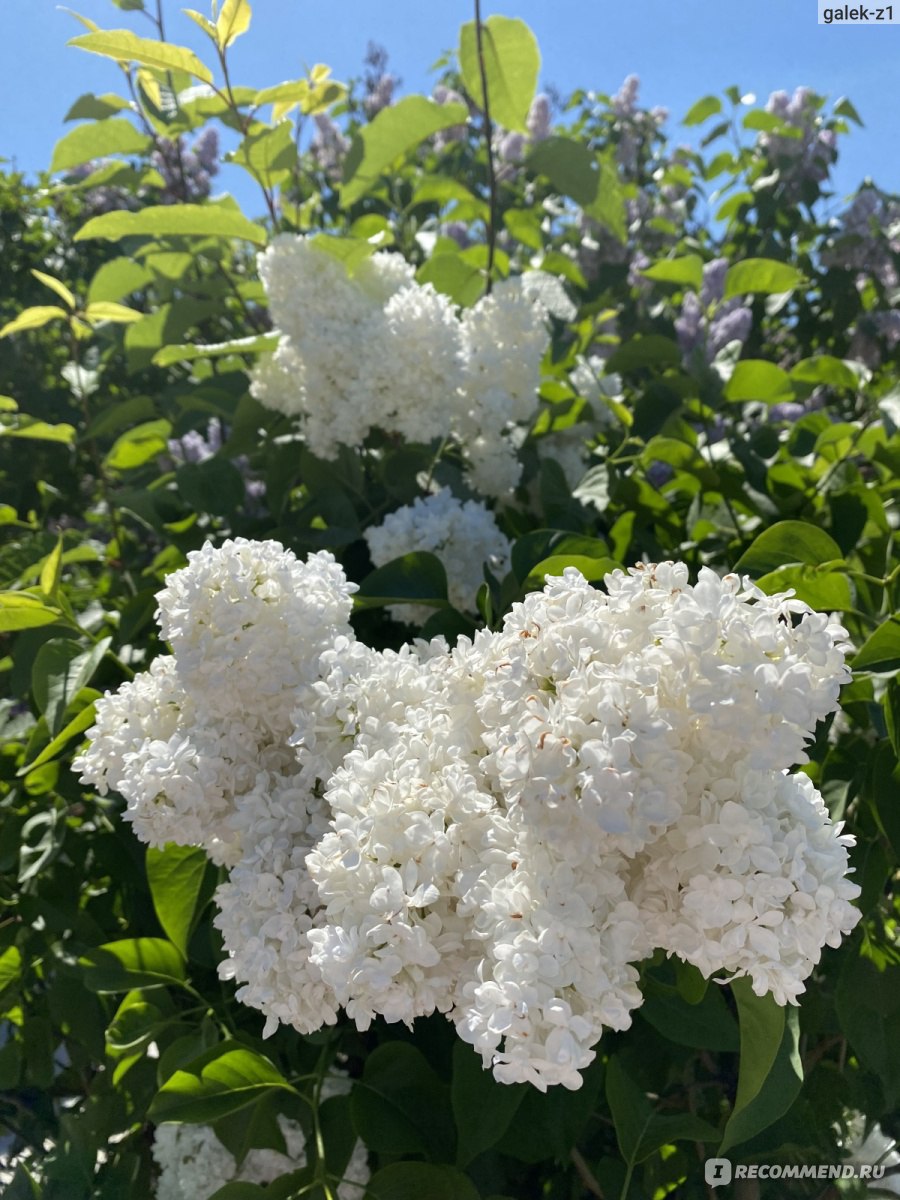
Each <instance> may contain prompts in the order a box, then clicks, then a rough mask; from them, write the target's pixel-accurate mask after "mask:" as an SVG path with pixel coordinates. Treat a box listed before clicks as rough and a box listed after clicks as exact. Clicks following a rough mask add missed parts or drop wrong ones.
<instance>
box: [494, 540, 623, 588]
mask: <svg viewBox="0 0 900 1200" xmlns="http://www.w3.org/2000/svg"><path fill="white" fill-rule="evenodd" d="M565 554H572V555H579V556H581V557H583V558H591V559H604V558H606V557H607V556H608V554H609V547H608V546H607V544H606V542H604V541H602V539H600V538H593V537H587V536H585V535H584V534H582V533H567V532H566V531H565V530H562V529H535V530H534V531H533V532H531V533H526V534H525V535H524V536H523V537H520V538H517V539H516V541H515V543H514V544H513V548H512V570H513V574H514V575H515V577H516V579H518V580H519V582H520V583H524V582H525V580H526V579H527V578H528V576H529V575H533V574H534V573H535V568H536V567H537V564H538V563H540V562H542V561H544V560H545V559H548V558H551V557H559V556H560V555H565Z"/></svg>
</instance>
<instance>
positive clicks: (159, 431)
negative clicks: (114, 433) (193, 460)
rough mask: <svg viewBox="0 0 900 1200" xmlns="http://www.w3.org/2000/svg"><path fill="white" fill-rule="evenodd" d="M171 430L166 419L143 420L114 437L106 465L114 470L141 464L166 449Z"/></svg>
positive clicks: (123, 469) (125, 469)
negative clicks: (141, 422) (119, 435)
mask: <svg viewBox="0 0 900 1200" xmlns="http://www.w3.org/2000/svg"><path fill="white" fill-rule="evenodd" d="M171 432H172V426H171V424H170V423H169V422H168V421H163V420H159V421H144V423H143V424H141V425H138V426H136V427H135V428H134V429H129V431H128V432H127V433H123V434H122V436H121V437H120V438H117V439H116V441H115V444H114V445H113V448H112V449H111V450H110V452H109V454H108V455H107V456H106V465H107V466H108V467H111V468H112V469H113V470H115V471H127V470H130V469H131V468H133V467H141V466H143V465H144V463H145V462H148V461H149V460H150V459H151V458H154V457H155V456H156V455H157V454H162V453H163V451H164V450H166V449H167V447H168V438H169V434H170V433H171Z"/></svg>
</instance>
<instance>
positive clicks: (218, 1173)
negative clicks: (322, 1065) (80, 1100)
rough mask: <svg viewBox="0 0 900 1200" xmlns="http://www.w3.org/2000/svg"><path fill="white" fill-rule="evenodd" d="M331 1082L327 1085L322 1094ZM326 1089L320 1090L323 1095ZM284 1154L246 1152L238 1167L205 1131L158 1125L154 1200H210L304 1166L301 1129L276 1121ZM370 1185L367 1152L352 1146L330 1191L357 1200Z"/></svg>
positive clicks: (359, 1145)
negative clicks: (229, 1188) (231, 1186)
mask: <svg viewBox="0 0 900 1200" xmlns="http://www.w3.org/2000/svg"><path fill="white" fill-rule="evenodd" d="M329 1082H330V1081H327V1080H326V1088H327V1086H328V1083H329ZM324 1091H325V1089H323V1092H324ZM278 1128H279V1130H280V1131H281V1135H282V1137H283V1138H284V1143H285V1152H284V1153H282V1152H281V1151H279V1150H263V1149H252V1150H250V1151H249V1152H248V1153H247V1155H246V1157H245V1158H244V1161H243V1162H242V1163H241V1165H240V1167H238V1165H237V1160H236V1159H235V1157H234V1155H233V1154H232V1153H231V1152H230V1151H229V1150H228V1149H226V1147H225V1146H223V1145H222V1143H221V1142H220V1141H219V1139H218V1138H217V1137H216V1134H215V1131H214V1130H213V1128H212V1126H210V1125H159V1126H157V1129H156V1133H155V1135H154V1139H153V1161H154V1162H155V1163H156V1166H157V1168H158V1172H159V1173H158V1176H157V1180H156V1190H155V1197H156V1200H209V1197H210V1196H212V1195H213V1194H214V1193H215V1192H217V1191H218V1190H219V1189H220V1188H222V1187H224V1186H225V1185H226V1184H228V1183H232V1182H242V1183H253V1184H267V1183H272V1182H273V1181H274V1180H276V1179H278V1178H279V1177H280V1176H282V1175H288V1174H290V1173H291V1172H292V1171H299V1170H301V1169H302V1168H303V1167H305V1166H306V1136H305V1135H304V1133H303V1130H302V1129H301V1127H300V1125H299V1124H298V1123H297V1122H296V1121H292V1120H290V1119H289V1118H287V1117H284V1116H279V1117H278ZM368 1182H369V1166H368V1158H367V1154H366V1148H365V1146H364V1145H363V1144H362V1142H357V1143H356V1145H355V1147H354V1149H353V1154H352V1156H351V1158H350V1161H349V1163H348V1164H347V1167H346V1168H345V1171H344V1176H343V1179H342V1180H341V1183H340V1184H339V1185H338V1187H337V1188H336V1189H335V1192H336V1196H337V1200H362V1197H363V1195H364V1193H365V1188H366V1184H367V1183H368Z"/></svg>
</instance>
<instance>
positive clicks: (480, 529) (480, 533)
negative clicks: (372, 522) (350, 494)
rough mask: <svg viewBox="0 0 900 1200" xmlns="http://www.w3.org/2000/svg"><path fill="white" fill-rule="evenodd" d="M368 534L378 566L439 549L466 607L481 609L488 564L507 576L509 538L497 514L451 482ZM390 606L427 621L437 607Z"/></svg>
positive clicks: (453, 592) (452, 588)
mask: <svg viewBox="0 0 900 1200" xmlns="http://www.w3.org/2000/svg"><path fill="white" fill-rule="evenodd" d="M365 537H366V542H367V543H368V546H369V553H370V554H371V556H372V562H373V563H374V564H375V566H376V567H381V566H384V564H385V563H388V562H391V560H392V559H395V558H399V557H400V556H401V555H403V554H409V553H411V552H412V551H416V550H424V551H428V552H430V553H432V554H435V555H437V557H438V558H439V559H440V560H441V563H442V564H443V566H444V570H445V571H446V572H447V595H448V599H449V600H450V603H451V604H452V605H453V606H454V608H458V609H459V610H460V611H461V612H469V613H474V612H476V606H475V596H476V593H477V591H478V589H479V587H480V586H481V584H482V583H483V582H484V571H483V567H484V566H485V565H487V566H489V567H490V569H491V570H492V571H493V572H494V573H495V574H499V575H501V576H502V575H504V574H505V573H506V571H507V570H508V569H509V540H508V539H507V538H506V536H505V535H504V534H503V533H501V531H500V529H499V528H498V527H497V522H496V521H495V520H494V516H493V514H492V513H491V512H490V511H489V510H488V509H487V508H486V507H485V506H484V505H483V504H481V503H480V502H479V501H477V500H466V501H465V502H463V501H462V500H458V499H457V498H456V497H455V496H454V495H453V493H452V492H451V491H450V489H449V488H442V489H441V490H440V491H438V492H435V493H433V494H432V495H430V496H426V497H425V498H424V499H422V498H420V499H417V500H414V501H413V503H412V504H408V505H406V506H405V507H404V508H398V509H396V510H395V511H394V512H392V513H389V514H388V515H387V516H386V517H385V519H384V520H383V521H382V523H381V524H380V525H376V526H373V527H372V528H370V529H367V530H366V535H365ZM390 612H391V615H392V616H393V617H394V619H395V620H398V621H406V622H408V623H409V624H411V625H423V624H424V623H425V621H427V620H428V618H429V617H430V616H431V615H432V613H433V612H434V609H433V608H428V607H426V606H424V605H414V604H413V605H394V606H392V608H391V609H390Z"/></svg>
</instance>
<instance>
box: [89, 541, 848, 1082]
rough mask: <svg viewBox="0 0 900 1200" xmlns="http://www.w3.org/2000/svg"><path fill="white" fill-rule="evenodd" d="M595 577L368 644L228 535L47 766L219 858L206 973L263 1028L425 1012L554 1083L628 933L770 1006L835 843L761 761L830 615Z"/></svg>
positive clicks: (798, 985)
mask: <svg viewBox="0 0 900 1200" xmlns="http://www.w3.org/2000/svg"><path fill="white" fill-rule="evenodd" d="M605 585H606V589H607V590H606V592H605V593H604V592H600V591H598V590H595V589H594V588H593V587H591V586H590V585H589V584H588V583H587V582H586V581H585V579H584V578H583V577H582V576H581V575H580V573H579V572H578V571H576V570H574V569H572V568H570V569H568V570H566V572H565V573H564V575H563V576H562V577H559V578H548V581H547V585H546V587H545V588H544V590H543V591H542V592H536V593H532V594H531V595H529V596H527V597H526V599H525V600H524V601H523V602H522V603H519V604H516V605H514V607H513V609H512V611H511V612H510V613H509V615H508V616H507V617H506V619H505V622H504V625H503V628H502V629H501V630H500V631H498V632H493V631H490V630H483V631H480V632H479V633H477V634H476V635H475V637H474V639H472V640H469V639H466V638H462V639H460V641H459V643H458V645H457V646H456V647H455V649H453V650H450V649H448V647H447V645H446V643H444V642H443V640H442V639H436V640H435V641H433V642H432V643H424V642H421V641H420V642H417V643H415V644H413V645H408V646H406V647H404V648H403V649H402V650H400V651H382V652H378V651H375V650H372V649H370V648H369V647H367V646H365V645H363V644H362V643H360V642H358V641H356V640H355V639H354V636H353V634H352V632H350V630H349V627H348V626H347V623H346V616H347V611H348V608H349V592H350V590H351V589H350V585H348V584H347V582H346V581H345V580H344V578H343V577H342V575H341V572H340V570H339V568H338V567H337V566H335V564H334V563H333V562H332V561H331V560H330V558H329V557H328V556H327V555H321V554H320V555H317V556H314V557H311V558H310V559H309V561H308V562H307V563H305V564H300V563H297V562H295V561H293V559H292V556H291V555H290V554H287V553H285V552H284V551H283V550H282V549H281V547H280V546H278V545H277V544H275V543H271V542H269V543H262V544H259V545H256V546H254V545H253V544H252V543H247V542H231V543H226V544H225V545H223V546H222V547H221V548H220V549H218V550H211V549H208V548H207V549H206V550H204V551H202V552H199V553H196V554H194V555H193V556H192V557H191V561H190V563H189V565H188V566H187V567H186V568H185V569H183V570H182V571H179V572H177V573H176V574H175V575H173V576H172V577H171V578H170V580H169V582H168V584H167V586H166V588H165V589H164V591H163V592H162V594H161V596H160V613H161V617H162V633H163V636H164V637H165V638H166V639H168V640H169V642H170V644H171V648H172V655H171V657H169V658H167V659H162V660H158V664H161V665H158V664H154V666H153V667H152V668H151V670H150V672H148V673H147V674H146V675H144V676H142V677H140V678H139V679H137V680H135V681H134V683H131V684H127V685H125V686H124V687H123V688H122V689H120V691H119V692H118V693H116V694H114V695H111V696H107V697H105V698H104V699H103V700H101V701H100V702H99V703H98V719H97V726H96V727H95V728H94V729H93V730H92V731H91V733H90V737H91V738H92V739H93V742H92V745H91V746H90V748H89V750H88V751H87V752H86V753H85V754H83V755H82V756H81V758H80V759H79V760H78V761H77V768H78V769H80V770H81V772H82V773H83V778H84V780H85V782H90V783H93V784H95V785H96V786H98V787H99V788H101V790H102V789H105V788H106V787H116V788H117V789H118V790H120V791H121V792H122V794H123V795H124V796H125V798H126V800H127V801H128V806H129V810H130V814H131V818H132V820H133V822H134V826H135V829H136V831H137V832H138V834H139V835H140V836H143V837H154V838H156V839H157V840H164V839H165V837H169V838H171V839H172V840H176V841H181V842H184V841H195V842H197V843H198V844H201V845H205V846H207V848H208V849H209V851H210V853H216V854H218V857H219V861H225V862H227V863H228V864H229V865H231V871H230V877H229V880H228V882H226V883H225V884H224V885H223V886H222V887H221V888H220V889H219V891H218V893H217V902H218V905H219V909H220V914H219V916H218V918H217V924H218V926H219V928H220V930H221V932H222V934H223V939H224V944H225V947H226V950H227V952H228V955H229V958H228V961H227V962H226V963H224V964H223V966H222V974H223V976H225V977H233V978H236V979H238V980H239V981H241V985H242V986H241V987H240V989H239V991H238V996H239V998H240V999H242V1000H243V1001H244V1002H245V1003H247V1004H250V1005H252V1006H253V1007H256V1008H258V1009H260V1010H261V1011H262V1012H264V1013H265V1014H266V1016H267V1018H268V1019H267V1030H268V1031H270V1032H271V1031H274V1029H275V1028H276V1027H277V1025H278V1023H279V1022H284V1023H286V1024H290V1025H293V1026H294V1027H295V1028H296V1029H298V1030H300V1031H301V1032H309V1031H311V1030H314V1029H317V1028H319V1027H320V1026H322V1025H323V1024H326V1023H333V1022H334V1021H336V1020H337V1014H338V1010H339V1009H341V1008H343V1009H344V1010H345V1011H346V1013H347V1014H348V1016H349V1017H350V1018H351V1019H352V1020H354V1021H355V1022H356V1023H357V1025H358V1026H359V1027H360V1028H361V1029H365V1028H366V1027H367V1026H368V1025H369V1023H370V1022H371V1021H372V1020H373V1018H375V1017H376V1016H382V1017H383V1018H385V1019H386V1020H387V1021H404V1022H407V1023H411V1022H412V1021H413V1020H414V1019H415V1018H416V1017H417V1016H423V1015H425V1014H428V1013H432V1012H434V1011H439V1012H443V1013H445V1014H446V1015H447V1017H448V1018H449V1019H450V1020H451V1021H452V1022H453V1023H454V1024H455V1026H456V1029H457V1031H458V1033H459V1036H460V1037H461V1038H463V1039H464V1040H465V1041H467V1042H469V1043H471V1044H472V1045H473V1046H474V1047H475V1048H476V1049H477V1050H478V1051H479V1052H480V1053H481V1055H482V1058H483V1061H484V1064H485V1066H486V1067H492V1068H493V1071H494V1074H495V1076H496V1078H498V1079H499V1080H501V1081H504V1082H515V1081H526V1082H529V1083H531V1084H533V1085H534V1086H536V1087H538V1088H541V1089H545V1088H546V1087H547V1086H548V1085H552V1084H563V1085H564V1086H566V1087H569V1088H577V1087H578V1086H579V1085H580V1083H581V1075H580V1071H581V1070H582V1069H583V1068H584V1067H586V1066H587V1065H588V1064H589V1063H590V1062H591V1060H592V1059H593V1057H594V1049H593V1048H594V1047H595V1045H596V1043H597V1041H598V1040H599V1038H600V1036H601V1033H602V1031H603V1030H604V1029H605V1028H610V1029H625V1028H627V1027H628V1025H629V1024H630V1021H631V1013H632V1011H633V1010H634V1009H635V1008H637V1007H638V1006H639V1004H640V1003H641V993H640V991H639V988H638V980H639V972H638V966H637V964H638V963H640V961H641V960H642V959H644V958H645V957H646V956H648V955H649V954H651V953H652V952H653V951H654V950H655V949H662V950H664V951H665V952H667V953H668V954H671V955H676V956H678V957H679V958H681V959H683V960H684V961H686V962H689V963H693V964H694V965H696V966H697V967H698V968H699V969H700V971H702V972H703V974H704V975H706V976H711V975H713V974H716V975H719V974H724V975H728V976H749V977H750V979H751V980H752V985H753V988H754V990H755V992H756V993H757V994H759V995H762V994H764V993H766V992H770V993H772V995H773V996H774V997H775V998H776V1000H777V1001H778V1002H779V1003H781V1004H785V1003H791V1002H796V1000H797V997H798V995H799V994H800V993H801V992H802V991H803V988H804V980H805V979H806V978H807V977H808V976H809V974H810V973H811V971H812V970H813V968H814V966H815V964H816V963H817V962H818V960H819V958H820V956H821V953H822V949H823V947H824V946H826V945H829V946H836V945H838V944H839V942H840V939H841V937H842V935H843V934H845V933H847V932H848V931H849V930H850V929H852V928H853V926H854V924H855V922H856V920H857V918H858V912H857V911H856V909H855V908H854V907H853V906H852V904H851V901H852V900H853V898H854V897H855V896H856V895H857V894H858V890H859V889H858V888H857V887H856V885H855V884H853V883H852V882H850V880H849V879H848V878H847V872H848V860H847V847H848V845H850V844H851V839H850V838H848V837H847V836H846V835H842V834H841V829H840V826H839V825H832V823H831V822H830V820H829V817H828V814H827V812H826V809H825V805H824V803H823V801H822V799H821V797H820V796H819V795H818V793H817V792H816V791H815V789H814V788H813V786H812V783H811V782H810V780H809V778H808V777H807V776H805V775H803V774H799V775H791V774H788V773H787V768H788V767H790V766H791V765H792V764H794V763H802V762H804V761H806V758H805V752H804V747H805V745H806V743H807V741H808V740H809V738H810V737H811V735H812V732H813V730H814V728H815V725H816V723H817V722H818V721H820V720H821V719H822V718H823V717H825V716H826V715H827V714H829V713H830V712H832V711H834V710H835V709H836V707H837V700H838V692H839V688H840V685H841V684H842V683H843V682H844V681H845V679H846V677H847V671H846V668H845V666H844V651H845V649H846V648H847V643H846V641H845V637H846V635H845V631H844V630H843V629H842V628H841V627H840V626H839V625H837V624H836V623H835V622H834V621H832V620H830V619H829V618H827V617H826V616H823V615H819V614H816V613H814V612H813V611H812V610H810V609H809V608H808V607H807V606H806V605H805V604H803V603H801V602H800V601H799V600H797V599H795V598H793V596H792V594H791V593H785V594H781V595H777V596H766V595H765V594H764V593H762V592H761V591H760V590H759V589H758V588H756V587H755V586H754V585H753V584H751V583H750V581H749V580H747V579H745V578H744V579H742V578H740V577H738V576H737V575H727V576H725V577H724V578H721V579H720V578H719V577H717V576H716V575H715V573H714V572H712V571H711V570H709V569H706V568H704V569H703V570H702V571H701V573H700V578H699V581H698V582H697V583H696V584H694V585H691V584H690V583H689V582H688V569H687V567H686V566H685V565H684V564H681V563H662V564H660V565H658V566H639V567H636V568H633V569H631V570H630V571H628V572H627V573H626V572H623V571H615V572H613V573H612V574H610V575H608V576H607V577H606V580H605ZM208 747H212V748H208ZM254 755H255V756H256V770H255V771H254V769H253V760H254ZM159 814H162V816H160V815H159ZM223 846H224V847H225V848H226V850H227V853H223V852H222V851H221V850H220V849H219V848H220V847H223Z"/></svg>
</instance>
